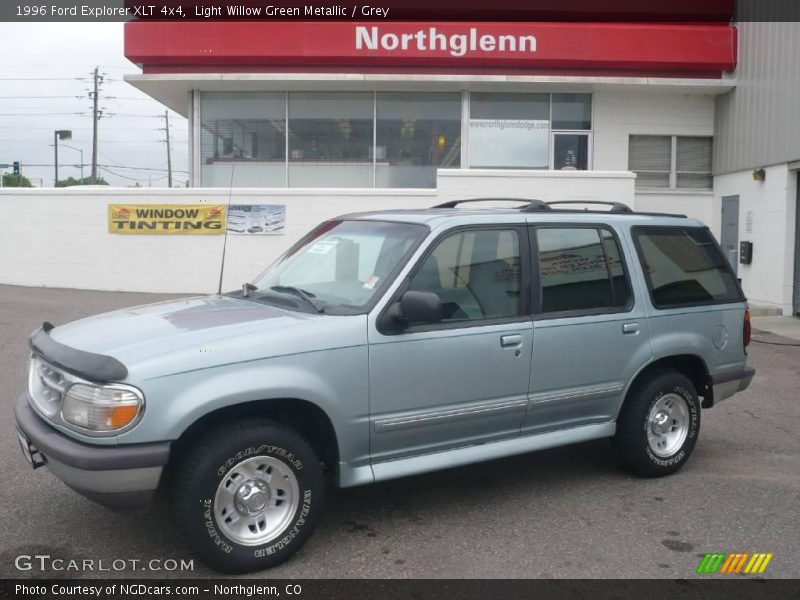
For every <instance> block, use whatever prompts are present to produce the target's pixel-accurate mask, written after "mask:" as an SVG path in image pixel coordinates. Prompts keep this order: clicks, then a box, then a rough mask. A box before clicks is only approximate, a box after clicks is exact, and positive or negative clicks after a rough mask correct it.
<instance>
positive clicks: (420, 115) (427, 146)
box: [375, 92, 461, 188]
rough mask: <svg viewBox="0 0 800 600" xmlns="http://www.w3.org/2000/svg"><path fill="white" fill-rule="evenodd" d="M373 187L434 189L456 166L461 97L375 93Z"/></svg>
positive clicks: (459, 153) (431, 94)
mask: <svg viewBox="0 0 800 600" xmlns="http://www.w3.org/2000/svg"><path fill="white" fill-rule="evenodd" d="M375 107H376V120H375V127H376V136H375V138H376V146H375V187H379V188H434V187H436V169H437V168H455V169H457V168H459V167H460V166H461V94H460V93H417V92H378V93H377V95H376V100H375Z"/></svg>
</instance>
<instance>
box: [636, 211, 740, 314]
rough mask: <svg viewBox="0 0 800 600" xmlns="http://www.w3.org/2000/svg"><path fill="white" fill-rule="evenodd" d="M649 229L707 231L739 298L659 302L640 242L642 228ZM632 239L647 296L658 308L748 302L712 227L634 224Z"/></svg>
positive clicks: (668, 308) (654, 306)
mask: <svg viewBox="0 0 800 600" xmlns="http://www.w3.org/2000/svg"><path fill="white" fill-rule="evenodd" d="M647 229H659V230H669V229H675V230H678V231H685V230H687V229H694V230H696V231H705V232H707V233H708V235H709V236H710V237H711V240H712V241H713V242H714V247H715V248H716V249H717V252H719V255H720V258H722V264H723V267H724V269H725V271H727V272H728V274H729V275H730V276H731V279H732V280H733V284H734V285H735V286H736V290H737V291H738V292H739V298H737V299H733V300H706V301H702V302H682V303H681V304H668V305H664V304H659V303H657V302H656V300H655V298H654V297H653V281H652V279H651V278H650V274H649V273H648V272H647V268H646V263H645V260H644V252H642V246H641V243H640V242H639V236H640V235H641V232H642V230H647ZM631 239H632V240H633V245H634V247H635V248H636V254H637V255H638V258H639V266H640V268H641V270H642V275H643V276H644V283H645V288H647V296H648V297H649V298H650V304H651V305H652V306H653V308H655V309H656V310H671V309H676V308H677V309H681V308H690V307H696V306H719V305H726V304H740V303H742V302H747V297H746V296H745V295H744V291H743V290H742V284H741V283H740V282H739V279H738V278H737V277H736V273H734V271H733V267H731V264H730V262H729V261H728V259H727V258H726V256H725V254H724V253H723V252H722V249H721V248H720V247H719V242H717V238H715V237H714V234H713V232H712V231H711V228H710V227H703V226H697V225H634V226H633V227H631Z"/></svg>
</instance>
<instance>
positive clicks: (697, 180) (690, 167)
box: [628, 135, 713, 190]
mask: <svg viewBox="0 0 800 600" xmlns="http://www.w3.org/2000/svg"><path fill="white" fill-rule="evenodd" d="M712 145H713V138H712V137H709V136H705V137H699V136H677V135H671V136H670V135H632V136H630V138H629V140H628V169H629V170H630V171H633V172H634V173H636V188H637V189H698V190H710V189H711V187H712V184H713V178H712V174H711V152H712Z"/></svg>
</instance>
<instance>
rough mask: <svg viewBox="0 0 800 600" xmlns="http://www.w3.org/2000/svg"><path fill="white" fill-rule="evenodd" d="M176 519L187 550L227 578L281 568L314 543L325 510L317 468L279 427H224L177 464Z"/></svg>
mask: <svg viewBox="0 0 800 600" xmlns="http://www.w3.org/2000/svg"><path fill="white" fill-rule="evenodd" d="M173 490H174V511H175V517H176V520H177V522H178V524H179V527H180V528H181V530H182V532H183V534H184V536H185V538H186V539H187V540H188V542H189V545H190V546H191V549H192V550H193V551H194V552H195V553H196V554H197V556H198V557H199V558H200V559H201V560H202V561H203V562H204V563H206V564H207V565H208V566H210V567H212V568H214V569H216V570H218V571H221V572H224V573H247V572H250V571H257V570H261V569H266V568H269V567H272V566H275V565H277V564H280V563H282V562H283V561H285V560H287V559H288V558H289V557H290V556H292V555H293V554H294V553H295V552H297V551H298V550H299V549H300V548H301V547H302V546H303V544H304V543H305V542H306V540H307V539H308V537H309V536H310V535H311V533H312V531H313V530H314V527H315V526H316V522H317V520H318V518H319V515H320V512H321V510H322V500H323V477H322V467H321V464H320V461H319V459H318V458H317V456H316V455H315V453H314V451H313V450H312V448H311V446H310V445H309V444H308V443H307V442H306V441H305V440H304V439H303V437H302V436H300V435H299V434H298V433H296V432H295V431H293V430H291V429H289V428H288V427H285V426H284V425H282V424H280V423H277V422H274V421H269V420H264V419H259V420H243V421H234V422H230V423H226V424H223V425H221V426H219V427H218V428H216V429H214V430H213V431H211V432H208V433H207V434H204V435H203V436H201V437H200V438H198V439H197V440H196V441H195V442H194V443H193V444H192V446H191V448H189V449H188V451H187V452H186V454H185V455H184V456H183V457H182V459H181V460H180V462H179V464H178V466H177V469H176V476H175V481H174V486H173Z"/></svg>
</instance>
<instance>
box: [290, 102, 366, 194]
mask: <svg viewBox="0 0 800 600" xmlns="http://www.w3.org/2000/svg"><path fill="white" fill-rule="evenodd" d="M373 110H374V101H373V95H372V94H371V93H369V92H298V93H294V92H291V93H290V94H289V128H288V135H289V186H290V187H356V188H363V187H373V183H374V182H373V168H372V147H373V134H372V127H373V116H372V115H373Z"/></svg>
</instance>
